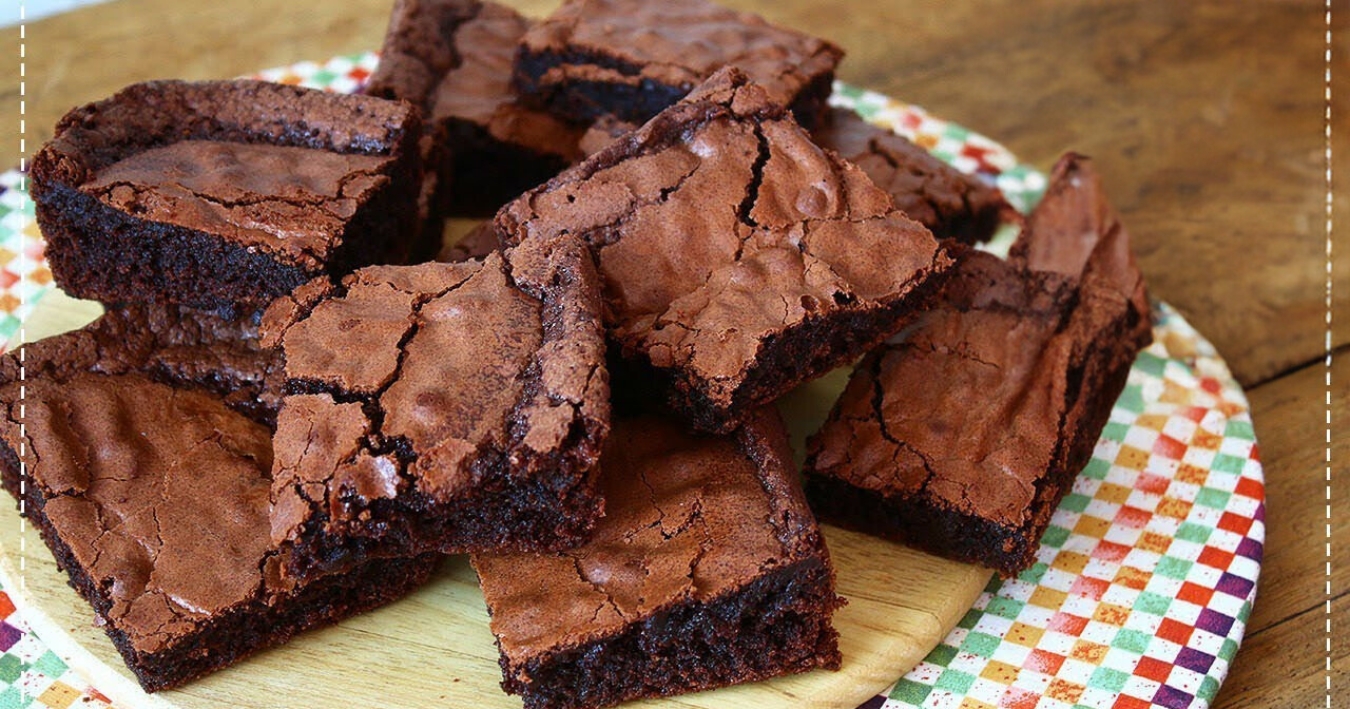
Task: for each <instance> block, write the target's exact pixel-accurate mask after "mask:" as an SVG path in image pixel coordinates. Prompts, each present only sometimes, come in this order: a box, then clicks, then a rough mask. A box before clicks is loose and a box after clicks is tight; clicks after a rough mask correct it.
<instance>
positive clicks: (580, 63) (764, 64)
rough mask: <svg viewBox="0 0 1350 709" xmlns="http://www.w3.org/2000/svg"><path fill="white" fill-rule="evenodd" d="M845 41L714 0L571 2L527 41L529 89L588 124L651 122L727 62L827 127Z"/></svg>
mask: <svg viewBox="0 0 1350 709" xmlns="http://www.w3.org/2000/svg"><path fill="white" fill-rule="evenodd" d="M843 56H844V52H843V50H842V49H840V48H839V47H837V46H835V45H833V44H831V43H829V42H827V41H825V40H822V39H818V38H816V37H811V36H809V35H806V34H803V33H801V32H797V31H794V30H790V29H787V28H785V27H780V26H777V25H773V24H770V23H769V22H767V21H765V20H764V19H763V18H761V17H759V16H757V15H753V14H750V13H747V12H736V11H734V10H730V9H727V8H724V7H720V6H718V5H716V4H714V3H711V2H707V0H684V1H683V2H678V3H653V2H644V1H643V0H568V1H567V2H564V3H563V5H562V7H560V8H559V9H558V10H557V11H555V12H554V13H553V15H551V16H550V17H549V18H548V19H546V20H544V21H542V22H540V23H539V24H538V25H536V26H535V27H534V28H532V29H531V30H530V31H529V32H528V33H526V35H525V37H524V39H523V40H522V41H521V44H520V50H519V54H518V56H517V58H516V70H515V71H516V85H517V87H518V88H519V89H520V91H521V93H522V94H523V95H525V96H526V97H528V98H529V100H531V101H533V102H535V103H536V104H537V105H541V106H545V107H547V108H548V109H549V110H550V111H552V112H554V113H557V114H558V115H561V116H565V117H567V118H569V119H571V120H573V121H576V122H578V123H583V124H584V123H589V122H590V121H592V120H594V119H596V118H599V117H601V116H605V115H612V116H614V117H616V118H618V119H620V120H623V121H628V122H630V123H634V124H641V123H645V122H646V121H648V120H649V119H651V118H652V117H653V116H655V115H656V114H657V113H660V112H661V111H662V110H664V109H665V108H667V107H669V106H671V105H672V104H674V103H675V102H677V101H679V100H680V99H681V98H683V97H684V96H685V95H686V94H688V93H689V92H690V91H692V90H693V89H694V87H696V86H698V85H699V84H701V83H703V82H704V81H705V80H707V79H708V78H710V77H711V76H712V75H713V74H714V73H716V72H717V70H719V69H721V68H722V67H725V66H735V67H739V68H740V69H742V70H743V71H745V72H746V73H747V74H748V75H749V77H750V79H751V80H752V81H755V82H756V83H759V84H761V85H762V86H764V88H765V90H767V91H768V93H769V98H770V100H772V101H774V102H775V103H778V104H780V105H784V106H788V107H790V108H791V109H792V111H793V113H794V114H795V115H796V117H797V120H798V121H800V122H801V123H802V125H805V126H808V127H812V126H816V125H820V124H821V123H822V122H823V121H824V119H825V112H826V110H827V108H826V104H825V102H826V99H828V98H829V95H830V91H831V86H832V83H833V81H834V70H835V67H836V66H837V65H838V64H839V61H840V60H841V59H842V58H843Z"/></svg>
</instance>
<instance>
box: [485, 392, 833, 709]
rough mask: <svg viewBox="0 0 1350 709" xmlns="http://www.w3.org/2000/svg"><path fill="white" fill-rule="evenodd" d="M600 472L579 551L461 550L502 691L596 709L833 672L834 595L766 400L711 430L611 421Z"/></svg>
mask: <svg viewBox="0 0 1350 709" xmlns="http://www.w3.org/2000/svg"><path fill="white" fill-rule="evenodd" d="M601 467H602V469H603V472H602V473H601V487H602V489H603V490H604V495H605V500H606V508H607V509H606V514H605V518H604V519H603V520H602V521H601V522H600V524H599V525H598V526H597V527H596V529H595V531H594V532H593V534H592V535H591V538H590V540H589V541H587V542H586V544H584V545H583V546H581V547H578V548H576V549H574V550H572V551H568V552H563V553H555V554H544V555H531V554H498V555H489V554H480V555H475V556H474V557H473V565H474V568H475V569H477V571H478V578H479V582H480V584H481V586H482V588H483V595H484V597H485V599H486V600H487V606H488V611H489V613H490V614H491V617H492V620H491V627H492V632H493V634H494V635H496V636H497V645H498V647H499V648H500V650H501V666H502V672H503V675H504V677H505V681H504V682H503V683H502V686H503V688H505V689H506V691H507V692H510V693H512V694H519V695H522V697H523V698H524V700H525V706H526V708H527V709H545V708H547V709H570V708H572V707H602V706H607V705H610V704H616V703H618V702H622V701H627V700H630V699H637V698H640V697H657V696H667V695H672V694H680V693H684V692H695V691H699V690H703V689H710V688H713V687H721V686H725V685H730V684H737V683H741V682H753V681H756V680H761V679H766V678H768V677H774V676H777V675H783V674H789V673H794V672H804V671H807V670H811V669H815V668H820V667H825V668H830V669H838V667H839V663H840V657H839V649H838V646H837V639H838V635H837V634H836V632H835V631H834V628H833V627H832V626H831V624H830V619H831V617H832V615H833V613H834V610H835V609H836V608H838V607H839V606H840V605H842V604H843V602H842V600H841V599H839V598H838V597H837V596H836V595H835V593H834V571H833V568H832V567H831V565H830V559H829V554H828V552H827V551H826V548H825V542H824V539H823V538H822V537H821V535H820V530H819V529H818V528H817V526H816V522H815V519H814V517H812V515H811V511H810V509H809V508H807V506H806V501H805V499H804V498H803V496H802V493H801V487H800V485H799V483H798V480H797V475H796V470H795V468H794V466H793V464H792V452H791V450H789V448H788V442H787V435H786V433H785V432H784V429H783V425H782V422H781V421H780V420H779V419H778V416H777V413H776V412H774V411H773V410H772V407H766V408H765V409H761V410H760V411H758V412H756V413H755V414H754V415H753V416H752V417H751V418H750V420H749V421H748V422H747V423H746V425H745V427H744V428H742V429H741V430H740V431H739V432H738V433H737V434H736V435H734V436H723V437H711V436H696V435H691V434H689V433H687V432H685V430H684V427H683V426H681V425H679V424H678V423H676V422H675V421H673V420H670V419H663V418H658V417H655V416H644V417H638V418H630V419H618V420H616V422H615V426H614V432H613V435H612V436H611V437H610V440H609V443H608V444H607V445H606V448H605V454H604V458H603V461H602V464H601Z"/></svg>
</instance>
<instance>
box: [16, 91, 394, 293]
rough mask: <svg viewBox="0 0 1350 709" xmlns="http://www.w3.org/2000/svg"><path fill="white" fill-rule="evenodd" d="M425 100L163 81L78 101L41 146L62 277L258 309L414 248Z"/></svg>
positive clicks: (39, 189) (51, 254)
mask: <svg viewBox="0 0 1350 709" xmlns="http://www.w3.org/2000/svg"><path fill="white" fill-rule="evenodd" d="M420 133H421V123H420V120H419V118H418V114H417V111H416V109H414V108H413V107H412V106H409V105H407V104H403V103H397V102H391V101H385V100H383V99H378V98H372V97H367V96H348V95H341V94H330V93H325V92H322V91H313V90H309V89H302V88H299V87H294V86H284V85H281V84H272V83H266V82H260V81H247V80H238V81H202V82H184V81H152V82H146V83H141V84H134V85H132V86H129V87H127V88H126V89H123V90H122V91H120V92H118V93H117V94H115V95H114V96H112V97H111V98H107V99H104V100H102V101H98V102H96V103H91V104H88V105H86V106H82V107H80V108H76V109H74V110H72V111H71V112H70V113H68V114H66V116H65V117H64V118H62V119H61V121H60V122H59V123H57V126H56V133H55V137H54V138H52V140H51V141H50V142H49V143H47V144H46V145H45V146H43V148H42V150H41V151H39V152H38V154H37V155H36V156H35V157H34V158H33V164H32V170H31V176H32V180H33V199H34V201H35V203H36V207H37V219H38V224H39V225H40V226H41V228H42V233H43V235H44V236H45V237H46V239H47V258H48V261H49V262H50V264H51V269H52V273H53V276H54V277H55V279H56V282H57V285H59V286H60V287H61V288H62V290H64V291H66V292H67V293H69V294H71V295H73V296H76V297H79V298H87V299H93V300H99V301H102V302H104V303H122V302H146V301H152V300H153V301H161V302H166V303H174V304H181V305H190V306H197V307H202V308H210V309H214V308H219V307H223V306H228V307H233V308H235V309H236V310H238V312H244V311H247V310H249V309H252V308H258V307H262V306H263V305H266V304H267V303H268V302H269V301H271V300H272V299H273V298H275V297H276V296H278V295H281V294H284V293H287V292H289V291H290V290H291V289H293V288H295V287H296V286H299V285H300V284H302V283H304V282H306V281H308V280H310V279H312V278H314V277H316V276H320V275H326V276H329V277H338V276H341V275H343V274H345V273H348V272H350V271H351V270H353V269H355V268H357V267H359V266H362V265H366V264H370V263H377V262H388V261H390V260H395V261H397V260H401V259H402V258H404V257H406V255H407V254H408V252H409V250H410V249H411V248H412V245H411V240H412V239H413V235H414V229H415V224H414V223H413V222H414V220H413V216H414V214H415V210H414V202H415V199H416V191H417V184H418V179H417V175H418V172H419V157H418V154H417V149H416V145H415V141H416V140H417V137H418V136H419V135H420Z"/></svg>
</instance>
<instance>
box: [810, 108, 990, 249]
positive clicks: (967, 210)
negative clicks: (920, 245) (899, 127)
mask: <svg viewBox="0 0 1350 709" xmlns="http://www.w3.org/2000/svg"><path fill="white" fill-rule="evenodd" d="M812 137H813V138H815V141H816V143H818V144H819V145H820V146H821V147H822V148H829V149H830V150H833V151H835V152H837V153H839V154H840V155H841V156H842V157H843V158H844V159H845V160H848V161H849V162H851V163H853V164H855V165H857V166H858V167H860V168H862V170H863V172H866V173H867V176H868V177H870V178H872V181H873V182H875V183H876V185H877V186H878V187H880V188H882V189H884V190H886V191H887V192H889V193H890V194H891V198H892V199H894V200H895V206H896V208H898V209H899V210H900V211H902V212H904V213H905V215H906V216H908V217H909V218H910V219H913V220H915V221H917V222H919V223H920V224H923V225H924V226H926V227H928V229H929V230H930V231H932V232H933V235H934V236H936V237H937V238H939V239H955V240H956V241H959V242H961V243H964V244H974V243H978V242H982V241H988V240H989V239H991V238H992V237H993V236H994V231H995V230H997V229H998V227H999V224H1001V223H1002V222H1003V221H1004V220H1005V219H1007V220H1014V219H1016V212H1015V211H1014V210H1013V208H1012V206H1011V205H1009V204H1008V202H1007V201H1006V200H1004V199H1003V195H1002V193H1000V192H999V191H998V188H996V187H993V186H992V185H988V184H985V183H984V182H982V181H981V180H980V179H979V178H977V177H975V176H974V175H967V174H966V173H963V172H961V171H960V170H957V169H956V168H954V167H952V166H951V165H948V164H947V163H945V162H942V161H941V160H939V159H938V158H937V157H935V156H934V155H933V154H932V153H929V152H928V151H927V150H924V149H923V148H921V147H919V146H918V145H915V144H914V143H913V142H911V141H909V140H907V139H906V138H904V137H902V136H900V135H897V134H895V133H893V132H891V131H889V130H886V129H885V128H881V127H879V126H874V125H872V124H871V123H868V122H867V121H865V120H863V119H862V117H861V116H859V115H858V114H857V113H854V112H853V111H850V110H848V109H844V108H832V109H830V120H829V121H828V122H827V123H826V124H825V125H824V126H822V127H821V128H819V129H817V130H815V131H814V132H813V133H812Z"/></svg>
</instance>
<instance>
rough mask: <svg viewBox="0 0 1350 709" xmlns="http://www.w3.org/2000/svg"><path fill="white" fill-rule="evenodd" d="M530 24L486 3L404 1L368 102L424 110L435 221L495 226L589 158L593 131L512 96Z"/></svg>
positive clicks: (387, 39) (397, 9)
mask: <svg viewBox="0 0 1350 709" xmlns="http://www.w3.org/2000/svg"><path fill="white" fill-rule="evenodd" d="M529 27H530V21H529V20H528V19H526V18H524V17H522V16H521V15H520V14H519V13H517V12H516V11H515V10H512V9H510V8H508V7H505V6H502V5H498V4H496V3H493V2H480V1H479V0H398V2H396V3H395V4H394V11H393V14H392V15H391V17H390V19H389V29H388V32H387V33H386V34H385V38H384V48H383V49H382V50H381V51H380V64H379V66H378V67H377V68H376V70H375V73H374V74H373V75H372V76H371V78H370V82H369V83H368V84H367V86H366V88H365V92H366V93H368V94H371V95H374V96H382V97H384V98H389V99H404V100H407V101H410V102H412V103H414V104H416V105H418V106H420V107H421V108H422V110H423V115H424V116H425V129H426V131H427V133H428V135H429V136H430V138H429V140H428V141H427V142H428V144H427V145H426V151H427V153H428V156H427V158H428V159H427V173H428V174H429V175H431V176H432V179H434V180H436V182H437V183H438V187H436V188H435V189H434V190H432V191H433V192H435V194H434V196H432V197H430V200H431V202H430V204H431V205H432V206H431V209H430V212H431V214H430V218H431V219H432V220H433V221H434V223H436V224H439V223H440V219H441V218H442V217H444V216H468V217H487V216H491V215H492V213H493V212H495V211H497V208H498V207H500V206H501V205H503V204H505V203H506V202H507V201H509V200H511V199H513V198H515V197H516V196H517V195H519V194H520V193H521V192H524V191H525V190H527V189H529V188H531V187H534V186H535V185H538V184H540V183H542V182H544V181H545V180H547V179H548V178H550V177H552V176H554V175H556V174H558V173H559V172H560V171H561V170H562V169H563V168H565V167H567V166H568V165H569V164H571V163H572V162H573V161H575V160H576V159H577V158H579V157H580V152H579V150H578V148H577V143H578V141H579V140H580V139H581V135H582V133H583V131H584V128H581V127H578V126H573V125H569V124H568V123H566V122H564V121H562V120H560V119H558V118H555V117H554V116H552V115H550V114H548V113H546V112H544V111H539V110H534V109H530V108H526V107H525V106H523V105H521V103H520V102H519V101H518V100H517V97H516V95H515V92H514V90H513V89H512V87H511V67H512V60H513V58H514V56H515V50H516V45H517V44H518V43H519V41H520V39H521V37H522V36H523V35H524V34H525V32H526V30H528V29H529Z"/></svg>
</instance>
